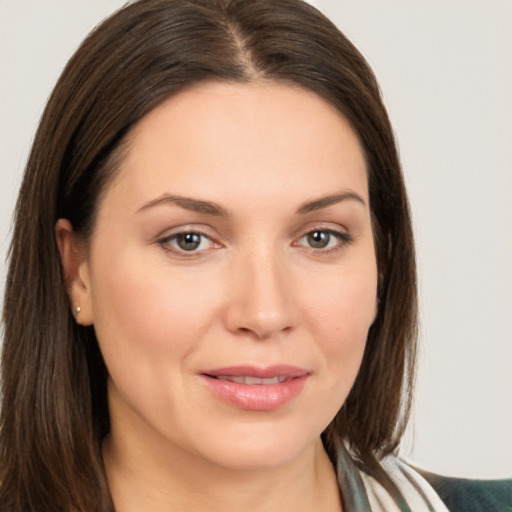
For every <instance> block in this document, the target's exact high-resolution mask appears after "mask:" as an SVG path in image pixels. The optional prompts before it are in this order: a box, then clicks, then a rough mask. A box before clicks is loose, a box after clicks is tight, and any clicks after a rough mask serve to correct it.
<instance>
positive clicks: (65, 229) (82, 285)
mask: <svg viewBox="0 0 512 512" xmlns="http://www.w3.org/2000/svg"><path fill="white" fill-rule="evenodd" d="M55 236H56V239H57V245H58V247H59V252H60V259H61V262H62V268H63V270H64V276H65V279H66V286H67V290H68V294H69V300H70V302H71V307H72V308H73V315H74V316H75V318H76V322H77V323H78V324H80V325H91V324H92V323H93V321H94V318H93V314H92V300H91V283H90V278H89V263H88V261H87V254H86V248H85V246H84V244H83V242H82V241H81V240H79V239H78V237H77V236H76V234H75V233H74V232H73V226H72V225H71V223H70V222H69V220H67V219H59V220H58V221H57V223H56V224H55Z"/></svg>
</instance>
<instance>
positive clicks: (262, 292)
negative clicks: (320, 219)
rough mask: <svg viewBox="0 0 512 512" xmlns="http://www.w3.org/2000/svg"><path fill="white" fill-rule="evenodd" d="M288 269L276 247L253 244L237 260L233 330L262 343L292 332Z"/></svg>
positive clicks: (230, 318)
mask: <svg viewBox="0 0 512 512" xmlns="http://www.w3.org/2000/svg"><path fill="white" fill-rule="evenodd" d="M289 270H290V269H289V267H288V265H287V263H286V261H285V258H283V255H282V254H280V251H279V250H278V248H277V247H275V246H274V245H272V244H269V243H267V242H260V243H257V244H254V245H253V246H252V247H251V248H250V249H249V250H245V251H243V252H242V253H241V254H240V255H239V256H238V258H237V262H236V268H235V269H233V273H232V276H233V282H232V284H231V286H232V290H233V291H234V293H233V295H232V300H231V303H230V304H229V311H228V323H229V328H230V330H233V331H237V332H244V333H252V334H253V335H254V336H255V337H257V338H260V339H263V338H268V337H270V336H272V335H273V334H276V333H278V332H282V331H286V330H289V329H291V328H292V327H293V326H294V324H295V314H294V311H295V306H296V305H295V304H294V302H293V299H292V297H293V294H292V293H291V287H292V284H293V283H292V280H291V279H290V278H291V276H290V273H289Z"/></svg>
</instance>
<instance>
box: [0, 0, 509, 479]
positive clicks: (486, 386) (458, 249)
mask: <svg viewBox="0 0 512 512" xmlns="http://www.w3.org/2000/svg"><path fill="white" fill-rule="evenodd" d="M123 3H124V2H123V1H122V0H73V1H70V0H45V1H41V0H0V257H1V258H2V260H3V259H4V256H5V254H6V251H7V247H8V237H9V229H10V219H11V212H12V210H13V207H14V202H15V198H16V193H17V189H18V187H19V183H20V179H21V174H22V170H23V167H24V164H25V160H26V157H27V153H28V150H29V147H30V143H31V139H32V136H33V133H34V130H35V127H36V124H37V121H38V118H39V116H40V114H41V113H42V109H43V106H44V103H45V101H46V98H47V97H48V95H49V93H50V91H51V88H52V86H53V85H54V83H55V81H56V80H57V78H58V75H59V73H60V71H61V70H62V67H63V66H64V64H65V62H66V60H67V59H68V58H69V57H70V56H71V54H72V53H73V51H74V49H75V48H76V47H77V45H78V44H79V42H80V41H81V40H82V39H83V37H84V36H85V35H86V34H87V32H88V31H89V30H91V29H92V28H93V27H94V26H95V24H96V23H98V22H99V21H100V20H101V19H102V18H103V17H105V16H106V15H108V14H109V13H110V12H112V11H113V10H114V9H116V8H118V7H120V6H121V5H123ZM311 3H313V4H314V5H316V6H317V7H319V8H321V9H322V10H323V11H324V12H325V13H326V14H327V15H328V16H330V17H331V18H332V19H333V20H334V21H335V22H336V23H337V25H338V26H339V27H340V28H341V30H342V31H344V32H345V33H346V35H348V36H349V37H350V38H351V39H352V40H353V42H354V43H355V44H356V45H357V46H358V47H359V49H360V50H361V51H362V53H363V54H364V55H365V56H366V57H367V59H368V61H369V62H370V64H371V65H372V66H373V68H374V70H375V72H376V74H377V76H378V78H379V80H380V83H381V86H382V90H383V94H384V98H385V102H386V104H387V106H388V108H389V112H390V115H391V119H392V121H393V124H394V126H395V130H396V134H397V138H398V141H399V145H400V150H401V155H402V160H403V163H404V168H405V173H406V179H407V183H408V187H409V192H410V197H411V203H412V208H413V213H414V219H415V228H416V236H417V243H418V256H419V268H420V281H421V316H422V337H421V339H422V346H423V349H422V358H421V367H420V373H419V378H418V394H417V400H416V414H415V421H414V428H413V429H412V428H411V431H410V432H409V435H408V438H407V440H406V441H407V442H406V446H405V450H404V451H405V452H406V453H410V458H411V459H412V460H413V461H415V462H416V463H417V464H418V465H420V466H423V467H425V468H428V469H430V470H433V471H438V472H444V473H450V474H455V475H466V476H474V477H475V476H479V477H498V476H505V475H511V474H512V371H511V369H512V200H511V196H512V2H511V1H510V0H491V1H488V0H422V1H420V0H418V1H415V2H411V1H409V0H394V1H392V0H389V1H386V2H383V1H379V0H318V1H312V2H311ZM0 278H1V282H2V283H3V282H4V280H5V266H4V267H2V270H1V273H0Z"/></svg>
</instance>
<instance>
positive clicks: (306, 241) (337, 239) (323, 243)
mask: <svg viewBox="0 0 512 512" xmlns="http://www.w3.org/2000/svg"><path fill="white" fill-rule="evenodd" d="M351 241H352V237H351V236H350V235H348V234H346V233H341V232H338V231H334V230H331V229H315V230H313V231H310V232H309V233H306V234H305V235H304V236H302V237H301V238H300V239H299V241H298V242H297V245H303V246H306V247H309V248H311V249H315V250H317V251H330V250H335V249H338V248H340V247H342V246H343V245H346V244H349V243H350V242H351Z"/></svg>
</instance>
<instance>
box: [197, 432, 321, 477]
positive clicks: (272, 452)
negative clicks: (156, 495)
mask: <svg viewBox="0 0 512 512" xmlns="http://www.w3.org/2000/svg"><path fill="white" fill-rule="evenodd" d="M295 434H299V435H294V433H292V432H288V433H285V435H278V434H277V433H276V432H275V431H274V432H272V431H270V432H268V433H266V432H259V433H257V434H255V435H252V436H249V437H247V436H243V437H242V436H238V437H235V436H234V437H232V438H230V439H229V440H225V441H224V442H222V443H217V442H216V443H214V444H213V446H212V445H210V447H208V448H210V450H208V448H207V449H206V450H205V451H209V452H210V453H209V454H208V456H207V458H209V459H210V460H211V461H212V462H215V463H216V464H217V465H219V466H222V467H224V468H225V469H229V470H236V471H263V470H266V471H268V470H274V469H279V468H281V467H285V466H288V465H290V464H292V463H293V462H294V461H296V460H299V459H300V457H301V456H303V455H305V454H306V453H307V452H308V451H310V450H311V452H312V453H314V450H315V446H316V443H317V441H318V439H319V436H311V437H308V438H305V437H304V436H300V433H295ZM212 448H213V449H212ZM203 453H204V452H203Z"/></svg>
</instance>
